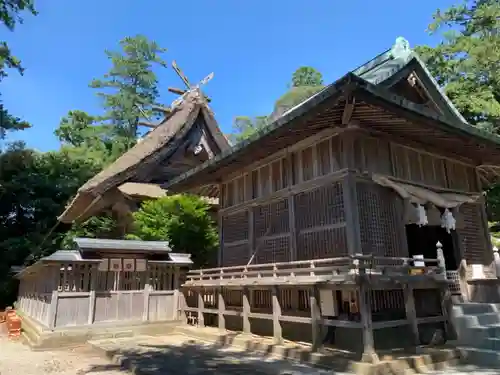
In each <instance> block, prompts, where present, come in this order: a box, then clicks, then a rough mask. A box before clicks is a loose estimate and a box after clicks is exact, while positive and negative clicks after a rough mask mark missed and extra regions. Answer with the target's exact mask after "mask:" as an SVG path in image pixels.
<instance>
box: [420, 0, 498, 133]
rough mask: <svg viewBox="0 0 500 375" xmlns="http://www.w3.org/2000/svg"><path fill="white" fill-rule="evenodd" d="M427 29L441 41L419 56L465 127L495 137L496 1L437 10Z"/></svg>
mask: <svg viewBox="0 0 500 375" xmlns="http://www.w3.org/2000/svg"><path fill="white" fill-rule="evenodd" d="M429 31H430V32H431V33H433V34H435V33H441V35H442V37H443V40H442V41H441V43H439V44H438V45H437V46H436V47H435V48H432V47H429V46H423V47H420V48H418V52H419V53H420V55H421V56H422V57H423V58H424V60H425V61H426V63H427V66H428V67H429V69H430V70H431V72H432V74H433V75H434V77H435V78H436V79H437V81H438V83H439V84H440V85H442V86H444V88H445V91H446V94H447V95H448V96H449V98H450V99H451V100H452V101H453V103H454V104H455V105H456V106H457V108H458V110H459V111H460V112H461V113H462V115H463V116H464V117H465V119H466V120H467V121H468V122H469V123H470V124H472V125H475V126H478V127H481V128H483V129H486V130H490V131H493V132H497V133H498V131H499V127H500V2H498V1H497V0H476V1H468V2H465V3H463V4H461V5H455V6H452V7H451V8H449V9H447V10H445V11H441V10H438V11H437V12H436V13H435V14H434V16H433V23H432V24H431V25H429Z"/></svg>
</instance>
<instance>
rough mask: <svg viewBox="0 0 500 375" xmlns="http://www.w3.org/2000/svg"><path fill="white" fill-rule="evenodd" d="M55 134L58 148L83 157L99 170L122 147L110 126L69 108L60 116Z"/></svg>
mask: <svg viewBox="0 0 500 375" xmlns="http://www.w3.org/2000/svg"><path fill="white" fill-rule="evenodd" d="M54 134H55V135H56V136H57V137H58V138H59V140H60V141H61V149H62V150H64V151H65V152H67V153H69V154H71V155H72V157H73V158H74V159H85V160H86V161H88V162H92V163H94V164H95V165H96V166H97V167H98V169H102V168H103V167H104V166H106V165H108V164H109V163H111V162H112V161H114V160H115V159H116V158H117V157H119V156H120V155H121V154H122V153H123V152H124V151H125V147H124V145H123V144H122V143H120V142H118V141H116V139H115V138H116V137H115V136H114V134H113V132H112V129H111V127H110V126H109V125H106V124H101V123H99V122H98V118H97V117H95V116H91V115H89V114H88V113H86V112H83V111H78V110H74V111H69V112H68V114H67V115H66V116H65V117H63V118H62V120H61V122H60V124H59V127H58V128H57V129H56V130H55V132H54Z"/></svg>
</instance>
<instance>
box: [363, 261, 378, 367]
mask: <svg viewBox="0 0 500 375" xmlns="http://www.w3.org/2000/svg"><path fill="white" fill-rule="evenodd" d="M362 271H364V270H360V273H361V272H362ZM362 276H364V275H362ZM368 286H369V284H368V280H366V279H364V278H362V279H361V283H360V287H359V312H360V314H361V327H362V329H363V357H362V361H363V362H369V363H377V362H378V356H377V354H376V353H375V344H374V341H373V327H372V309H371V303H370V290H369V288H368Z"/></svg>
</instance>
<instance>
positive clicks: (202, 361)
mask: <svg viewBox="0 0 500 375" xmlns="http://www.w3.org/2000/svg"><path fill="white" fill-rule="evenodd" d="M150 349H151V348H150ZM170 349H173V348H172V347H171V348H170ZM176 349H177V350H176ZM189 349H191V350H187V348H186V347H184V348H182V349H181V348H175V349H174V350H173V353H171V354H170V355H166V356H165V354H166V353H165V352H164V350H165V348H161V349H160V348H156V350H158V351H160V352H164V353H162V354H163V355H162V356H161V357H162V360H161V361H159V360H154V356H152V357H150V358H144V357H148V355H147V354H146V353H135V354H136V355H137V354H138V355H139V357H143V356H144V357H143V358H144V360H145V362H144V368H143V369H145V370H147V373H150V374H151V375H157V374H158V375H160V374H169V375H170V374H172V375H177V374H186V375H191V374H193V375H195V374H196V375H207V374H218V375H242V374H255V375H261V374H262V375H292V374H293V375H327V374H328V375H329V374H334V373H333V372H330V371H324V370H323V371H321V370H320V371H318V370H317V369H312V368H310V367H308V366H300V365H291V364H290V363H287V364H285V363H283V362H281V361H278V363H277V362H274V363H267V364H265V365H264V363H263V362H262V359H260V360H259V358H252V356H251V355H250V356H248V355H242V353H238V352H233V351H230V352H228V351H227V350H222V351H220V352H219V355H217V356H210V358H207V357H205V356H206V355H207V354H208V353H203V350H201V351H200V352H201V353H196V354H195V353H194V352H193V351H192V349H194V348H189ZM156 350H155V351H156ZM202 353H203V354H202ZM145 354H146V355H145ZM149 354H150V355H151V352H149ZM203 357H205V358H203ZM162 362H163V363H162ZM165 362H168V363H165ZM210 362H213V363H210ZM252 362H253V363H252ZM256 362H260V365H258V366H255V365H256ZM279 362H281V363H279ZM243 364H244V365H243ZM242 365H243V366H242ZM263 365H264V366H263ZM85 374H88V375H125V374H126V372H123V371H122V370H121V369H120V368H119V366H118V365H115V364H111V363H110V362H109V361H107V360H106V359H104V358H103V357H101V356H99V355H98V354H96V352H94V351H92V350H90V349H89V348H86V347H80V348H75V349H71V350H64V351H62V350H61V351H44V352H34V351H31V350H30V349H29V347H28V346H26V345H23V344H22V343H21V342H15V341H10V340H7V338H5V337H0V375H85ZM433 374H435V375H445V374H446V375H500V370H499V369H495V370H485V369H477V368H474V367H472V366H461V367H457V368H449V369H447V370H446V371H439V372H438V371H436V372H433ZM336 375H347V374H346V373H336Z"/></svg>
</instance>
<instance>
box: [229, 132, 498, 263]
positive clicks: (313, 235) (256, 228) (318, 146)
mask: <svg viewBox="0 0 500 375" xmlns="http://www.w3.org/2000/svg"><path fill="white" fill-rule="evenodd" d="M370 173H378V174H384V175H388V176H393V177H394V178H396V179H397V180H400V181H402V182H411V183H414V184H417V185H420V186H424V187H428V188H430V189H435V190H438V191H450V192H479V191H480V187H479V186H478V182H477V176H476V171H475V168H474V166H473V165H472V163H471V162H468V161H467V160H458V158H453V157H451V156H446V155H443V154H440V153H439V151H436V150H429V149H425V150H424V149H420V150H417V149H415V148H412V147H409V146H404V145H401V144H398V143H395V142H393V141H390V140H387V139H383V138H377V137H373V136H369V135H367V134H366V133H364V132H359V131H348V132H344V133H341V134H332V133H330V134H328V133H324V134H320V135H318V136H315V137H312V138H310V139H307V140H305V141H302V142H300V143H299V144H297V145H295V146H293V147H291V148H289V149H288V150H280V151H278V152H277V153H276V154H275V155H272V156H271V157H269V158H267V159H265V160H260V161H257V162H255V163H254V164H253V165H250V166H246V167H244V168H242V169H241V170H240V172H238V173H235V174H233V175H231V176H228V178H227V179H226V180H225V181H223V183H222V184H221V210H220V218H221V222H220V230H221V249H222V254H221V258H220V262H221V265H222V266H234V265H244V264H246V263H247V262H248V261H249V259H250V257H252V254H254V252H255V250H256V249H257V252H256V253H255V256H254V262H257V263H269V262H285V261H290V260H300V259H317V258H325V257H335V256H342V255H346V254H348V253H349V249H350V248H352V252H359V251H362V252H363V253H374V254H376V255H380V256H407V251H406V245H405V242H406V237H405V231H404V226H403V225H402V222H401V217H402V209H403V208H402V201H401V200H400V199H399V196H398V195H397V194H396V193H395V192H392V191H391V190H389V189H387V188H382V187H380V186H378V185H376V184H374V183H371V182H369V181H367V180H369V178H368V179H366V178H365V179H364V180H363V179H356V178H355V179H353V180H349V178H347V177H346V176H347V175H348V174H352V175H354V176H360V177H361V175H365V176H366V174H368V175H369V174H370ZM353 191H354V192H355V193H354V195H355V196H354V197H350V195H352V192H353ZM350 200H353V201H354V204H356V202H357V205H358V207H359V212H358V215H357V216H354V217H352V214H351V211H352V210H351V209H347V208H346V207H350V204H351V203H352V202H350ZM461 212H462V213H463V215H464V220H465V222H466V223H467V225H466V226H465V228H464V229H461V230H459V231H458V234H459V237H460V243H461V246H462V249H461V250H462V254H463V257H464V258H465V259H466V260H467V261H468V262H469V261H470V262H475V263H477V262H481V263H483V264H489V263H491V259H490V258H491V257H490V254H489V253H487V252H485V251H484V249H485V248H486V247H487V246H488V240H487V229H486V227H485V221H484V213H483V206H482V204H466V205H463V206H462V208H461ZM349 222H352V224H353V226H356V227H358V228H359V233H356V232H354V233H350V231H351V230H350V227H349V225H348V223H349ZM356 236H358V237H359V238H360V239H359V241H358V242H356Z"/></svg>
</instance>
